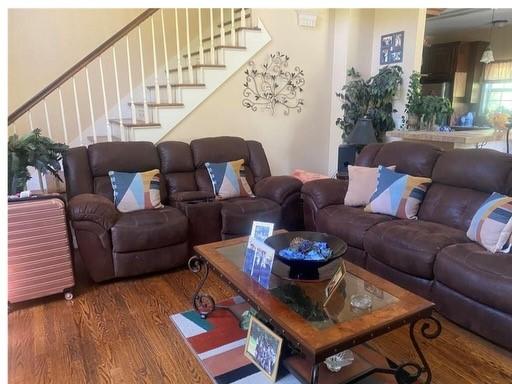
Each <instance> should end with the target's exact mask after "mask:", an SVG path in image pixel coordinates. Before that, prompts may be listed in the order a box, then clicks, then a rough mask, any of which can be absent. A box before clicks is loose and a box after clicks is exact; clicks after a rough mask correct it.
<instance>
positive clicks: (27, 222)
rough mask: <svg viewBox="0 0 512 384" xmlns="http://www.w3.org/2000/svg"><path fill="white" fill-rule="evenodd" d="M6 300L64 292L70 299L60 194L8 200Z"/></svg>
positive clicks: (68, 250) (69, 261) (70, 278)
mask: <svg viewBox="0 0 512 384" xmlns="http://www.w3.org/2000/svg"><path fill="white" fill-rule="evenodd" d="M8 220H9V223H8V236H9V250H8V281H9V287H8V301H9V303H16V302H19V301H24V300H29V299H34V298H37V297H42V296H48V295H52V294H55V293H62V292H64V297H65V298H66V299H67V300H71V299H72V298H73V293H72V290H71V289H72V287H73V286H74V285H75V279H74V277H73V262H72V254H71V248H70V244H69V239H70V236H69V227H68V223H67V219H66V205H65V203H64V201H63V200H62V199H61V198H60V197H48V196H46V197H35V198H27V199H20V200H14V201H9V208H8Z"/></svg>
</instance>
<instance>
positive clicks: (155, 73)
mask: <svg viewBox="0 0 512 384" xmlns="http://www.w3.org/2000/svg"><path fill="white" fill-rule="evenodd" d="M151 39H152V41H153V75H154V77H155V79H154V80H155V82H154V83H155V95H156V102H157V104H160V87H159V82H158V62H157V59H156V41H155V21H154V20H153V16H151Z"/></svg>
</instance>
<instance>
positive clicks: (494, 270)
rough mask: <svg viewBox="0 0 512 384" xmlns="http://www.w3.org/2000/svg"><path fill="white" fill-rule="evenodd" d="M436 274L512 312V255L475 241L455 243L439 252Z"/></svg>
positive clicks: (446, 282) (478, 298)
mask: <svg viewBox="0 0 512 384" xmlns="http://www.w3.org/2000/svg"><path fill="white" fill-rule="evenodd" d="M434 275H435V277H436V280H437V281H439V282H441V283H442V284H444V285H446V286H447V287H449V288H451V289H453V290H455V291H457V292H459V293H461V294H463V295H465V296H467V297H470V298H472V299H473V300H475V301H478V302H480V303H481V304H485V305H487V306H490V307H493V308H497V309H500V310H502V311H505V312H507V313H509V314H512V300H511V298H512V259H511V257H510V255H507V254H503V253H491V252H489V251H487V250H485V249H484V248H483V247H481V246H480V245H478V244H476V243H467V244H454V245H451V246H449V247H446V248H444V249H443V250H442V251H441V252H440V253H439V255H438V257H437V260H436V263H435V266H434Z"/></svg>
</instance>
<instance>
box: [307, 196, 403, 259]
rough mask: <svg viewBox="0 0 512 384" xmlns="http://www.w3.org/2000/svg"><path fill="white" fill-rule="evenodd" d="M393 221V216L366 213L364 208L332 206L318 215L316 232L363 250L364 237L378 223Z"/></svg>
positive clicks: (320, 211)
mask: <svg viewBox="0 0 512 384" xmlns="http://www.w3.org/2000/svg"><path fill="white" fill-rule="evenodd" d="M390 220H393V218H392V217H391V216H385V215H378V214H375V213H367V212H364V210H363V208H355V207H348V206H346V205H341V204H340V205H330V206H328V207H325V208H322V209H321V210H319V211H318V213H317V215H316V230H317V231H320V232H326V233H329V234H331V235H334V236H338V237H339V238H340V239H342V240H344V241H345V242H346V243H347V244H348V245H350V246H352V247H356V248H359V249H362V248H363V237H364V235H365V233H366V231H368V230H369V229H370V228H371V227H373V226H374V225H376V224H378V223H382V222H385V221H390Z"/></svg>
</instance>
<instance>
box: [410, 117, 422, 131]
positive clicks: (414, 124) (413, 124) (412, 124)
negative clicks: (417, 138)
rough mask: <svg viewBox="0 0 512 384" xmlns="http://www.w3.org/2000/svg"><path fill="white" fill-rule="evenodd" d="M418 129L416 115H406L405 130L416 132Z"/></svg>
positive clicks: (418, 121)
mask: <svg viewBox="0 0 512 384" xmlns="http://www.w3.org/2000/svg"><path fill="white" fill-rule="evenodd" d="M419 129H420V118H419V117H418V115H416V114H414V113H411V114H408V115H407V130H408V131H418V130H419Z"/></svg>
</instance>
